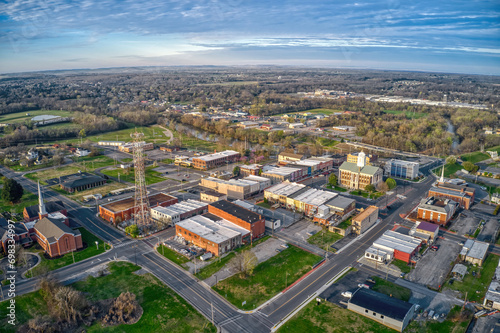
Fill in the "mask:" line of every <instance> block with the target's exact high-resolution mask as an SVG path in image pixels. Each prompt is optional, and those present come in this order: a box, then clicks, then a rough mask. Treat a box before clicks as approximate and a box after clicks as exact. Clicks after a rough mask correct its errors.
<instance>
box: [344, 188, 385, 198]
mask: <svg viewBox="0 0 500 333" xmlns="http://www.w3.org/2000/svg"><path fill="white" fill-rule="evenodd" d="M350 194H352V195H357V196H359V197H363V198H370V199H378V198H380V197H381V196H383V195H384V193H382V192H373V193H371V194H370V193H368V192H367V191H362V190H355V191H351V192H350Z"/></svg>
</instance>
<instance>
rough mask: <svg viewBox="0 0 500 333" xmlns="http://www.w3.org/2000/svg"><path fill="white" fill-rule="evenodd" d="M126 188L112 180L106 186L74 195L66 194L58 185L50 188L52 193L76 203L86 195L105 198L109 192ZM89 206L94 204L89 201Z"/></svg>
mask: <svg viewBox="0 0 500 333" xmlns="http://www.w3.org/2000/svg"><path fill="white" fill-rule="evenodd" d="M127 187H128V186H127V185H125V184H122V183H118V182H114V181H112V180H108V182H107V183H106V185H103V186H98V187H94V188H91V189H88V190H85V191H77V192H74V193H68V192H66V191H64V190H62V189H61V188H60V187H59V185H55V186H52V187H51V188H52V189H53V190H54V191H56V192H58V193H61V194H63V195H65V196H67V197H68V198H70V199H73V200H78V201H83V197H84V196H86V195H91V194H92V195H93V194H100V195H102V196H105V195H106V194H108V193H109V192H111V191H114V190H119V189H123V188H127ZM90 204H91V205H92V204H95V202H94V201H93V200H92V201H90Z"/></svg>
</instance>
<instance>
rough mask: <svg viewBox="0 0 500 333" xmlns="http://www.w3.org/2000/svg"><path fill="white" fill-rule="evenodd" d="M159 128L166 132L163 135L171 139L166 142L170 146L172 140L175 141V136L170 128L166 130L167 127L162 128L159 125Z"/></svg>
mask: <svg viewBox="0 0 500 333" xmlns="http://www.w3.org/2000/svg"><path fill="white" fill-rule="evenodd" d="M158 127H160V128H161V129H163V130H164V131H163V134H165V136H166V137H167V138H169V139H168V141H167V142H166V144H167V145H169V144H170V143H171V142H172V140H174V134H173V133H172V131H171V130H169V129H168V128H165V127H163V126H160V125H158Z"/></svg>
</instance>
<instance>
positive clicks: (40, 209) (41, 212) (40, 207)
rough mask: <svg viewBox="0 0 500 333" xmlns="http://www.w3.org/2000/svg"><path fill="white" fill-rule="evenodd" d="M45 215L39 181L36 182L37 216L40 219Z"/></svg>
mask: <svg viewBox="0 0 500 333" xmlns="http://www.w3.org/2000/svg"><path fill="white" fill-rule="evenodd" d="M47 215H48V214H47V210H46V209H45V203H44V202H43V196H42V188H41V187H40V182H38V217H39V218H40V219H42V218H44V217H45V216H47Z"/></svg>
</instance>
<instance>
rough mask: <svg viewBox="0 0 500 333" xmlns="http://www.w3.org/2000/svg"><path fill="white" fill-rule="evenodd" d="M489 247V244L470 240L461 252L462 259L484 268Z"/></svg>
mask: <svg viewBox="0 0 500 333" xmlns="http://www.w3.org/2000/svg"><path fill="white" fill-rule="evenodd" d="M488 247H489V244H488V243H484V242H480V241H474V240H472V239H468V240H467V241H465V244H464V246H463V247H462V250H461V251H460V257H461V258H462V260H464V261H466V262H470V263H471V264H473V265H478V266H482V265H483V262H484V259H485V258H486V255H487V254H488Z"/></svg>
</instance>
